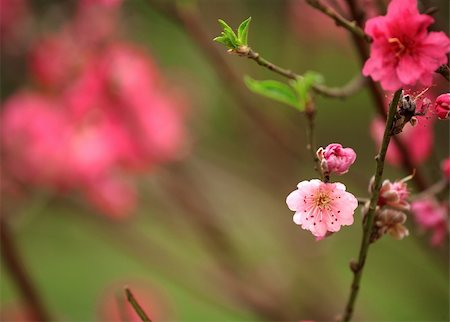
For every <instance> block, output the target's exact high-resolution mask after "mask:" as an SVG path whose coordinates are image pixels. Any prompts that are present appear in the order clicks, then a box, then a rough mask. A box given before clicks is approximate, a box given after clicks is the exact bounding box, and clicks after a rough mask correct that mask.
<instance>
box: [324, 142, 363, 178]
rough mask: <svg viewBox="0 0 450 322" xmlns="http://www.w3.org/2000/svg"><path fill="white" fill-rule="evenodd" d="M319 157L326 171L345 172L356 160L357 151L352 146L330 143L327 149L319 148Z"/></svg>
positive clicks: (329, 172)
mask: <svg viewBox="0 0 450 322" xmlns="http://www.w3.org/2000/svg"><path fill="white" fill-rule="evenodd" d="M317 157H318V158H319V160H320V165H321V167H322V171H323V172H324V173H328V174H331V173H335V174H339V175H340V174H344V173H347V172H348V170H349V168H350V166H351V165H352V164H353V162H355V160H356V153H355V151H353V149H352V148H343V147H342V145H340V144H338V143H332V144H329V145H328V146H327V147H326V148H325V149H323V148H319V149H318V150H317Z"/></svg>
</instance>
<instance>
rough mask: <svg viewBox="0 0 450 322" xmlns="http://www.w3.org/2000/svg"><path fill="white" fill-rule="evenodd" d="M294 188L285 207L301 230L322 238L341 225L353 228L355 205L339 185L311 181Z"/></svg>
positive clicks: (337, 229) (349, 194) (351, 197)
mask: <svg viewBox="0 0 450 322" xmlns="http://www.w3.org/2000/svg"><path fill="white" fill-rule="evenodd" d="M297 187H298V189H297V190H295V191H293V192H291V193H290V194H289V196H288V197H287V199H286V203H287V205H288V207H289V209H290V210H292V211H295V214H294V222H295V223H296V224H297V225H301V226H302V228H303V229H306V230H310V231H311V232H312V234H313V235H314V236H316V237H324V236H325V235H326V233H327V232H328V231H330V232H336V231H339V230H340V228H341V226H342V225H351V224H353V213H354V212H355V209H356V207H358V201H357V200H356V198H355V197H354V196H353V195H352V194H351V193H349V192H346V191H345V186H344V185H343V184H342V183H339V182H336V183H324V182H322V181H320V180H317V179H314V180H311V181H302V182H300V183H299V184H298V185H297Z"/></svg>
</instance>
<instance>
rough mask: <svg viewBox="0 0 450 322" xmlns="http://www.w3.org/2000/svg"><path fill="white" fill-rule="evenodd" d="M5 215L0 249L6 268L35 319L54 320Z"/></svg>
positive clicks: (1, 216)
mask: <svg viewBox="0 0 450 322" xmlns="http://www.w3.org/2000/svg"><path fill="white" fill-rule="evenodd" d="M4 217H5V214H4V213H2V214H0V241H1V243H0V249H1V253H2V258H3V263H4V265H5V268H6V269H7V270H8V271H9V273H10V276H11V278H12V280H13V281H14V283H15V284H16V286H17V288H18V290H19V293H20V294H21V296H22V298H23V299H24V301H25V303H26V304H27V307H28V308H29V310H31V313H32V316H33V319H36V320H38V321H42V322H44V321H53V320H52V319H51V318H50V316H51V315H50V314H49V312H48V311H47V309H46V307H45V306H44V304H43V302H42V300H41V298H40V296H39V293H38V291H37V289H36V286H35V285H34V284H33V282H32V280H31V278H30V277H29V276H28V274H27V271H26V267H25V264H24V263H23V260H22V258H21V257H20V254H19V250H18V248H17V246H16V244H15V242H14V236H13V234H12V232H11V230H10V228H9V224H8V222H7V219H5V218H4Z"/></svg>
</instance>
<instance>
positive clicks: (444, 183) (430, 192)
mask: <svg viewBox="0 0 450 322" xmlns="http://www.w3.org/2000/svg"><path fill="white" fill-rule="evenodd" d="M449 184H450V182H449V181H448V179H441V180H439V181H438V182H436V183H435V184H433V185H432V186H430V187H428V189H426V190H424V191H421V192H420V193H418V194H416V195H413V196H412V197H411V201H414V200H419V199H423V198H426V197H432V196H435V195H437V194H439V193H440V192H441V191H443V190H444V189H446V188H447V187H448V186H449Z"/></svg>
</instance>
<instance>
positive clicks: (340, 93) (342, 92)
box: [239, 48, 366, 98]
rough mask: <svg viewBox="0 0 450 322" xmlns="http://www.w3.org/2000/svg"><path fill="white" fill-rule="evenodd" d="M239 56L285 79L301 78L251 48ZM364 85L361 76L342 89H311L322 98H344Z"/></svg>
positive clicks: (318, 87)
mask: <svg viewBox="0 0 450 322" xmlns="http://www.w3.org/2000/svg"><path fill="white" fill-rule="evenodd" d="M239 55H240V56H245V57H247V58H249V59H252V60H254V61H255V62H256V63H257V64H258V65H260V66H263V67H265V68H267V69H269V70H271V71H273V72H275V73H277V74H279V75H281V76H284V77H286V78H289V79H297V78H299V77H301V75H299V74H296V73H294V72H293V71H291V70H289V69H286V68H283V67H280V66H278V65H276V64H274V63H272V62H270V61H269V60H267V59H265V58H263V57H261V55H260V54H259V53H257V52H256V51H254V50H253V49H251V48H247V49H246V50H245V52H239ZM364 85H366V78H364V77H362V76H361V75H357V76H356V77H355V78H353V79H352V80H350V81H349V82H348V83H347V84H346V85H343V86H342V87H327V86H324V85H320V84H314V85H313V87H312V88H313V90H314V92H316V93H317V94H320V95H322V96H326V97H331V98H346V97H349V96H352V95H353V94H355V93H357V92H358V91H359V90H360V89H361V88H363V87H364Z"/></svg>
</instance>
